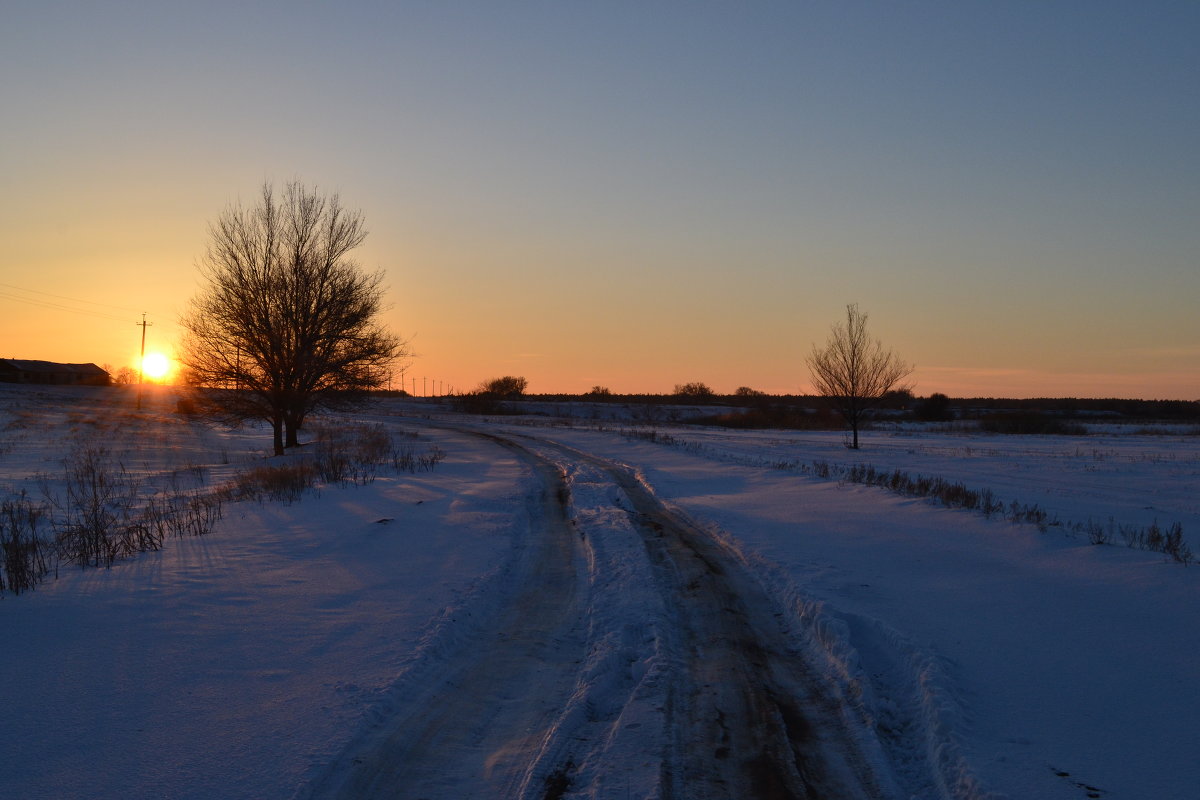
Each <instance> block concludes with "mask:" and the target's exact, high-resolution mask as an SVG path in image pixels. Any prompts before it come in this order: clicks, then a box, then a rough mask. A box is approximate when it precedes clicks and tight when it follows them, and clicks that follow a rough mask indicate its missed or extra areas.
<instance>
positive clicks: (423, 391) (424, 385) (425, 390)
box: [421, 378, 429, 397]
mask: <svg viewBox="0 0 1200 800" xmlns="http://www.w3.org/2000/svg"><path fill="white" fill-rule="evenodd" d="M428 380H429V379H428V378H421V397H424V396H425V395H427V394H428V393H429V384H428V383H427V381H428Z"/></svg>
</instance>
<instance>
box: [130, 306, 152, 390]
mask: <svg viewBox="0 0 1200 800" xmlns="http://www.w3.org/2000/svg"><path fill="white" fill-rule="evenodd" d="M133 324H134V325H140V326H141V328H142V357H141V358H139V359H138V392H137V394H138V399H137V407H138V411H141V410H142V373H143V371H144V369H143V368H144V366H145V363H146V328H148V327H150V326H151V325H153V324H154V323H153V322H146V312H145V311H143V312H142V321H141V322H135V323H133Z"/></svg>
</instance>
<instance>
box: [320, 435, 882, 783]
mask: <svg viewBox="0 0 1200 800" xmlns="http://www.w3.org/2000/svg"><path fill="white" fill-rule="evenodd" d="M454 429H455V430H457V431H458V432H460V433H468V432H470V433H474V434H475V435H478V436H483V437H485V438H487V439H489V440H491V441H492V442H494V443H495V444H496V445H497V447H500V448H504V449H505V450H506V451H507V452H508V453H511V454H514V455H516V456H517V457H518V458H521V459H522V460H524V461H525V462H526V463H527V464H528V465H529V466H530V468H531V469H533V470H534V472H535V474H536V475H537V478H538V482H539V489H538V490H537V491H536V492H535V496H534V498H533V502H534V504H535V506H536V508H535V509H534V511H533V513H532V514H531V519H532V520H533V521H534V525H533V527H534V528H535V529H534V530H531V531H530V532H529V535H528V545H527V547H528V558H527V559H526V560H525V565H524V568H525V569H527V574H526V575H524V576H523V577H522V579H521V580H520V581H519V584H520V585H521V586H522V587H523V588H522V590H521V591H520V592H519V593H517V594H516V596H514V597H513V598H511V601H510V602H509V603H508V605H507V606H506V607H505V608H504V609H503V610H502V611H501V612H500V614H499V617H498V622H497V624H496V626H495V627H494V629H492V630H489V631H487V632H486V633H485V634H484V635H482V636H480V637H479V638H478V640H477V641H473V642H471V643H470V644H469V645H468V646H466V647H462V648H460V649H459V650H458V655H457V657H456V659H455V660H454V663H452V664H450V665H449V666H448V667H447V669H446V670H445V674H444V676H443V677H441V679H440V680H438V681H437V682H435V683H434V685H431V686H429V687H428V688H426V689H425V690H424V691H423V692H422V693H421V696H420V697H419V698H418V699H417V701H416V702H414V703H412V704H411V705H410V706H409V707H408V708H406V709H405V710H404V711H403V712H402V713H400V714H398V715H397V716H396V717H395V718H394V719H391V720H389V721H387V722H386V723H385V724H383V725H382V726H380V727H379V728H378V729H377V730H375V731H372V732H369V733H368V734H366V735H364V736H363V737H360V740H359V741H358V742H357V743H356V744H355V745H354V746H353V747H352V748H351V749H350V750H349V751H347V752H346V753H345V754H344V755H343V758H342V759H341V761H340V762H339V764H337V765H335V766H334V768H333V769H332V770H331V771H330V773H329V780H327V781H326V782H325V783H324V784H322V785H319V786H318V787H317V790H316V792H315V794H316V796H319V797H346V798H349V797H355V798H363V797H410V798H433V797H452V796H453V797H468V796H489V797H524V798H543V797H559V796H563V795H564V793H575V792H579V793H580V796H600V795H602V794H603V792H604V791H612V779H611V776H612V775H613V774H616V773H619V772H621V771H622V770H624V769H625V767H624V766H623V765H619V764H613V763H606V762H611V761H612V760H613V759H614V758H623V759H630V758H636V759H637V760H639V763H641V764H642V765H643V767H645V766H646V765H649V766H650V768H651V777H650V779H649V780H646V779H645V778H644V777H643V779H641V780H640V781H638V782H637V784H638V791H639V793H638V794H637V796H646V793H649V795H650V796H656V797H661V798H664V800H684V799H685V798H686V799H687V800H705V799H706V798H729V797H747V798H749V797H753V798H762V799H763V800H772V799H774V798H798V799H808V798H829V797H837V798H878V797H884V796H887V794H888V792H886V791H885V790H883V789H882V788H881V784H880V779H879V778H878V776H877V775H876V774H875V771H874V769H873V767H872V766H871V764H872V763H878V761H877V760H875V761H874V762H872V760H871V759H868V758H867V757H865V756H864V754H863V752H862V749H863V746H862V742H863V741H864V740H863V737H862V736H861V735H860V732H859V731H857V730H855V729H854V728H853V725H852V724H851V723H849V721H848V715H846V714H845V713H843V707H842V704H841V702H840V699H839V698H838V697H837V696H836V693H835V692H833V691H832V690H831V688H830V684H829V683H828V682H826V681H823V680H822V679H821V676H820V675H819V674H817V671H815V670H813V669H812V668H811V667H810V666H809V665H808V664H807V663H806V661H805V659H804V657H803V653H802V652H801V650H800V649H799V648H798V647H797V646H796V642H795V640H794V638H793V636H792V635H791V634H790V633H789V629H788V625H787V621H786V620H783V619H781V616H782V615H781V613H780V612H779V611H778V608H777V604H775V603H773V602H772V600H771V598H770V597H769V596H768V594H767V592H766V590H765V589H764V588H763V586H762V585H761V583H760V582H759V581H758V580H757V579H756V578H755V577H754V575H753V574H752V572H751V570H750V569H749V568H748V567H746V565H745V564H743V563H742V562H741V560H740V559H739V558H738V556H737V555H736V554H735V553H733V552H731V551H729V550H728V549H727V548H726V547H725V546H724V545H722V544H721V543H720V542H719V541H718V540H717V539H716V538H715V537H713V536H712V535H711V534H710V533H708V532H706V531H704V530H701V529H700V528H698V527H696V526H695V525H693V524H692V523H691V522H690V521H689V520H688V519H687V518H686V517H685V516H684V515H682V514H681V513H679V512H678V511H676V510H673V509H671V508H669V507H667V506H666V505H664V504H663V503H662V502H661V501H660V500H659V499H658V498H657V497H656V496H655V495H654V493H653V491H652V489H651V488H650V487H649V486H647V485H646V484H645V483H644V482H642V481H641V480H640V479H639V478H638V477H637V476H636V475H635V474H634V473H633V472H632V471H631V470H630V469H628V468H626V467H624V466H622V465H618V464H614V463H612V462H609V461H605V460H603V459H600V458H597V457H595V456H592V455H589V454H587V453H584V452H581V451H579V450H575V449H573V448H570V447H567V446H565V445H562V444H559V443H555V442H553V441H551V440H549V439H545V438H531V437H527V436H516V435H511V434H506V435H503V436H501V435H498V434H496V433H492V432H483V431H479V430H470V429H468V428H467V427H465V426H454ZM568 474H571V475H574V476H576V479H579V480H582V478H581V476H583V475H584V474H586V475H588V476H589V480H590V481H591V482H592V485H600V486H602V487H607V488H605V489H604V491H602V492H600V493H599V494H598V495H597V494H596V493H595V492H594V491H593V493H592V495H590V496H591V498H592V499H591V500H588V501H586V502H590V503H592V504H593V505H595V504H596V503H597V502H599V503H600V504H601V505H608V506H609V508H608V513H609V514H610V515H613V516H616V517H627V520H626V521H625V522H624V523H623V526H618V527H617V528H613V527H611V526H610V527H608V528H605V527H603V526H598V525H597V526H595V527H591V528H590V527H589V526H588V524H587V520H589V519H595V516H594V514H595V513H596V511H597V510H596V509H595V508H584V507H583V506H584V505H586V502H585V501H583V500H580V499H579V498H574V497H572V496H571V491H570V489H571V486H572V484H571V483H570V482H569V481H567V480H566V476H567V475H568ZM596 497H600V498H602V499H601V500H600V501H597V500H596V499H595V498H596ZM572 517H574V519H572ZM613 536H618V537H621V536H623V537H624V538H625V539H626V540H627V541H626V542H625V543H624V546H625V547H626V548H627V550H628V552H632V553H634V554H635V555H634V557H635V558H636V559H639V560H640V561H641V562H642V564H643V573H644V575H646V576H650V582H651V583H652V584H653V585H652V586H651V587H648V588H647V587H639V588H642V589H644V590H646V591H648V592H649V593H650V594H652V595H655V596H656V602H655V603H653V604H652V605H653V607H654V608H658V609H661V617H662V618H661V620H660V621H659V622H658V623H656V624H653V625H650V626H649V628H648V630H649V633H646V632H645V631H646V630H647V625H646V622H645V621H644V620H641V619H636V618H629V619H615V620H614V619H611V618H610V619H606V616H608V617H611V616H612V615H611V614H607V613H606V612H607V611H608V610H606V609H597V608H596V607H595V603H597V602H600V600H599V597H600V593H599V591H598V590H597V589H596V584H597V582H598V581H600V580H609V579H610V578H611V576H606V575H599V574H597V564H598V559H599V558H600V557H601V556H600V555H599V553H600V551H602V550H603V549H604V548H605V547H612V546H614V544H613V543H611V542H610V543H605V542H603V541H602V538H603V537H609V538H610V539H611V538H612V537H613ZM585 560H586V562H587V563H588V564H589V565H590V567H591V570H592V571H591V573H589V574H586V575H585V574H584V571H583V569H582V567H581V562H582V561H585ZM627 588H628V589H629V590H630V591H632V590H633V588H634V587H633V586H632V585H630V586H629V587H627ZM618 590H620V587H618ZM609 597H610V599H611V597H612V596H611V595H610V596H609ZM589 603H591V604H592V605H591V606H589V605H588V604H589ZM644 608H647V606H641V607H638V606H636V605H631V606H630V608H629V611H628V612H622V613H625V614H626V616H628V617H637V616H640V615H641V609H644ZM630 631H643V632H642V633H640V634H637V635H633V636H631V635H630V633H629V632H630ZM614 638H624V639H628V640H630V642H631V643H627V644H625V645H623V648H624V649H623V650H622V651H621V654H620V657H619V658H616V659H609V660H608V661H606V662H604V666H603V667H602V668H601V669H597V668H596V667H595V666H594V664H595V663H596V662H597V661H603V659H600V658H598V656H597V653H600V652H601V651H603V650H605V648H606V647H608V645H609V643H610V642H611V641H612V640H613V639H614ZM638 662H642V663H644V664H646V665H649V666H648V667H647V668H646V669H645V670H637V671H635V670H634V667H633V665H634V664H635V663H638ZM614 663H615V664H616V666H612V664H614ZM598 671H607V672H608V673H613V672H614V671H615V672H616V673H619V674H616V675H615V676H614V675H611V674H610V675H609V676H608V677H607V678H605V679H603V680H599V681H598V680H597V679H596V673H597V672H598ZM635 672H636V674H635ZM647 675H648V676H649V677H646V676H647ZM639 704H640V705H639ZM635 707H637V708H638V710H637V712H636V713H635V712H632V711H631V710H630V709H634V708H635ZM604 708H608V709H614V710H610V711H609V712H607V713H606V712H604V711H602V710H599V709H604ZM647 708H650V709H651V710H650V711H648V712H647V711H646V709H647ZM635 718H636V719H637V721H636V722H630V721H629V720H631V719H635ZM643 726H644V727H643ZM639 729H640V730H639ZM631 730H632V731H633V732H632V733H630V731H631ZM621 737H624V739H623V741H624V742H626V744H625V745H624V747H618V746H615V745H614V742H615V741H616V740H617V739H618V738H621ZM630 741H635V742H636V744H635V745H633V746H632V747H631V746H630V745H629V744H628V742H630ZM605 781H607V782H608V783H607V784H606V785H607V789H605V788H603V787H602V784H605ZM625 785H626V787H627V790H628V787H630V782H627V783H626V784H625ZM598 793H599V794H598Z"/></svg>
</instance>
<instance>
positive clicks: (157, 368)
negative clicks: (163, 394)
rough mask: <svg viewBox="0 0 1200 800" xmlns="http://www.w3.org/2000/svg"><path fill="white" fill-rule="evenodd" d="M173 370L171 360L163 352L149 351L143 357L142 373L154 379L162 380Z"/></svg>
mask: <svg viewBox="0 0 1200 800" xmlns="http://www.w3.org/2000/svg"><path fill="white" fill-rule="evenodd" d="M170 371H171V360H170V359H169V358H167V357H166V356H164V355H163V354H162V353H147V354H146V356H145V357H144V358H143V359H142V374H143V375H145V376H146V378H148V379H150V380H152V381H161V380H162V379H163V378H165V377H167V373H168V372H170Z"/></svg>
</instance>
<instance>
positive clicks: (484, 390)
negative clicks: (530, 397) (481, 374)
mask: <svg viewBox="0 0 1200 800" xmlns="http://www.w3.org/2000/svg"><path fill="white" fill-rule="evenodd" d="M528 387H529V381H527V380H526V379H525V378H523V377H521V376H519V375H505V376H504V377H503V378H491V379H489V380H486V381H484V382H483V383H481V384H479V388H477V389H476V390H475V391H476V393H478V394H489V395H493V396H495V397H502V398H505V399H508V400H513V399H516V398H518V397H520V396H521V395H523V394H525V390H526V389H527V388H528Z"/></svg>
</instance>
